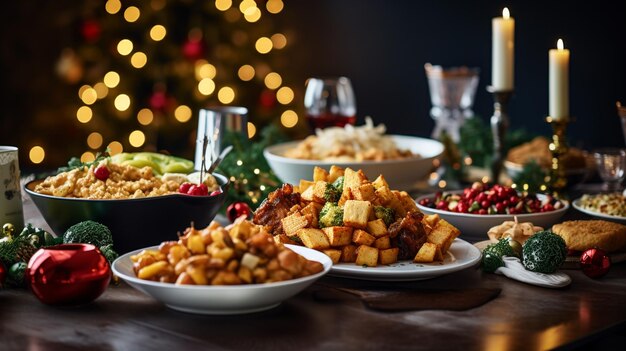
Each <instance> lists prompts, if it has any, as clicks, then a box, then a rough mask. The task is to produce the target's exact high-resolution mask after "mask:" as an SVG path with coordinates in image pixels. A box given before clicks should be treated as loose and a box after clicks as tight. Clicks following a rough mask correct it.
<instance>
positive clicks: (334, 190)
mask: <svg viewBox="0 0 626 351" xmlns="http://www.w3.org/2000/svg"><path fill="white" fill-rule="evenodd" d="M283 190H284V189H283ZM294 192H299V194H300V203H298V204H296V205H293V206H291V208H290V210H289V211H288V214H287V215H286V216H283V217H282V218H281V219H280V226H279V227H278V228H277V226H275V225H274V223H273V221H270V220H267V219H266V217H267V215H266V214H265V215H263V216H256V217H255V220H256V219H259V221H260V222H265V223H266V224H270V225H272V226H273V228H272V229H273V233H274V234H275V235H274V238H275V240H276V241H277V242H281V243H291V244H294V243H297V244H301V245H304V246H306V247H309V248H312V249H316V250H319V251H322V252H324V253H325V254H326V255H328V256H329V257H330V258H331V259H332V261H333V263H339V262H354V263H355V264H357V265H361V266H368V267H374V266H377V265H378V264H384V265H386V264H392V263H395V262H397V261H398V260H402V259H413V260H414V261H415V262H421V263H427V262H434V261H442V260H443V258H444V255H445V254H446V252H447V250H448V248H449V247H450V245H451V244H452V241H453V240H454V239H455V238H456V237H457V236H458V235H459V234H460V232H459V230H458V229H457V228H455V227H454V226H452V225H451V224H450V223H448V222H446V221H445V220H443V219H440V218H439V216H438V215H433V216H424V215H423V214H422V213H421V212H420V211H419V209H418V208H417V206H416V204H415V202H414V201H413V199H412V198H411V197H410V196H409V195H408V194H407V193H406V192H404V191H396V190H391V189H390V188H389V185H388V184H387V181H386V180H385V177H384V176H382V175H380V176H379V177H378V178H376V180H374V181H372V182H371V181H369V180H368V179H367V177H366V176H365V174H364V173H363V172H362V171H361V170H359V171H354V170H352V169H350V168H347V169H345V170H344V169H342V168H340V167H337V166H332V167H331V168H330V171H329V172H328V171H326V170H324V169H322V168H319V167H316V168H315V170H314V173H313V181H307V180H301V181H300V184H299V185H298V186H296V187H294ZM290 196H291V195H290ZM274 197H275V196H274ZM273 200H274V202H273V203H272V206H274V207H276V204H277V203H279V202H278V200H276V199H273ZM290 200H291V201H293V196H291V197H290ZM261 207H263V205H261ZM262 211H263V212H267V211H265V209H263V210H262ZM257 223H259V222H258V221H257ZM259 224H263V223H259ZM407 238H409V239H407Z"/></svg>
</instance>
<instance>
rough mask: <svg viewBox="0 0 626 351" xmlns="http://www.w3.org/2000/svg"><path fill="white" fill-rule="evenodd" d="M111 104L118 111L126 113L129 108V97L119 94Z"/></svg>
mask: <svg viewBox="0 0 626 351" xmlns="http://www.w3.org/2000/svg"><path fill="white" fill-rule="evenodd" d="M113 104H114V105H115V108H116V109H117V110H118V111H126V110H128V108H129V107H130V96H128V95H126V94H120V95H118V96H117V97H116V98H115V102H114V103H113Z"/></svg>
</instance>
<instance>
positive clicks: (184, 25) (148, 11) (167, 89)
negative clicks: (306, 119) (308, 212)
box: [57, 0, 300, 161]
mask: <svg viewBox="0 0 626 351" xmlns="http://www.w3.org/2000/svg"><path fill="white" fill-rule="evenodd" d="M82 6H83V9H82V10H81V11H82V12H81V14H82V15H81V18H80V19H78V20H77V22H78V23H77V26H76V32H77V36H76V40H75V42H76V45H74V46H73V47H72V48H66V49H64V50H63V52H62V54H61V57H60V59H59V62H58V64H57V71H58V73H59V75H60V76H61V77H62V78H63V79H64V80H65V81H66V82H67V83H69V84H71V85H73V86H75V87H76V89H77V90H78V97H79V99H78V100H77V104H76V107H75V111H76V114H75V115H73V116H71V118H72V119H74V118H75V119H76V120H74V123H75V124H76V125H78V126H80V128H81V129H82V130H83V131H84V136H83V137H84V138H85V139H83V140H85V141H86V144H85V145H86V146H85V151H84V153H83V154H82V156H81V160H83V161H89V160H91V159H93V157H94V155H95V153H96V152H97V151H99V150H104V149H105V148H107V147H108V148H109V150H110V151H111V153H112V154H115V153H118V152H121V151H122V150H123V151H129V152H132V151H138V150H167V151H169V152H171V153H173V154H177V155H181V156H184V157H187V158H191V157H192V154H193V148H194V146H195V129H196V125H197V122H196V121H197V119H196V116H197V113H198V110H199V109H200V108H203V107H207V106H211V105H237V106H245V107H247V108H248V109H249V110H250V114H249V123H248V131H249V135H250V137H251V138H252V137H253V136H254V135H255V134H256V130H257V128H258V127H261V126H264V125H267V124H270V123H273V122H278V121H280V122H281V124H282V125H283V126H284V127H286V128H291V127H294V126H295V125H296V124H297V122H298V115H297V113H296V112H295V111H294V107H293V102H294V101H295V99H294V95H295V94H299V93H300V92H299V91H296V92H294V89H293V88H292V87H290V86H289V84H290V83H292V82H287V81H286V80H288V79H286V78H287V77H289V75H283V74H284V73H283V74H281V73H280V72H283V71H284V70H285V69H286V68H287V63H288V60H287V59H286V57H287V56H286V54H287V53H286V52H285V51H287V50H288V49H289V45H288V42H289V41H290V40H291V39H289V40H288V38H289V37H290V36H289V34H288V33H285V31H282V32H281V31H279V30H278V29H276V28H275V27H276V24H275V16H276V15H278V14H279V13H280V12H281V11H282V10H283V8H284V4H283V2H282V0H267V1H256V2H255V1H252V0H244V1H241V2H238V3H237V4H236V3H234V2H233V1H232V0H215V1H200V0H150V1H120V0H108V1H106V2H102V1H99V0H86V1H83V2H82ZM83 140H80V141H78V140H77V141H76V142H81V143H82V142H83ZM72 142H73V141H72Z"/></svg>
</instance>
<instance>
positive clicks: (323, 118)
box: [306, 113, 356, 130]
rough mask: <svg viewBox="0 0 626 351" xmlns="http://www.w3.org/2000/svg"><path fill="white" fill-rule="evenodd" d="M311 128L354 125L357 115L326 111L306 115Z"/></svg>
mask: <svg viewBox="0 0 626 351" xmlns="http://www.w3.org/2000/svg"><path fill="white" fill-rule="evenodd" d="M306 119H307V121H308V122H309V126H310V127H311V130H315V129H324V128H327V127H345V126H346V125H347V124H351V125H354V124H355V123H356V116H354V115H352V116H344V115H339V114H332V113H324V114H321V115H310V114H307V115H306Z"/></svg>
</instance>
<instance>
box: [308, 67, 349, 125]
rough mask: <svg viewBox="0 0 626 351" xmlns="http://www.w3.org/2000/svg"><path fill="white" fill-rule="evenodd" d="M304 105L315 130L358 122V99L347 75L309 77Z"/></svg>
mask: <svg viewBox="0 0 626 351" xmlns="http://www.w3.org/2000/svg"><path fill="white" fill-rule="evenodd" d="M304 107H305V108H306V117H307V120H308V122H309V126H310V127H311V129H312V131H313V132H315V129H318V128H319V129H324V128H326V127H343V126H345V125H346V124H351V125H354V123H355V122H356V100H355V98H354V91H353V90H352V84H351V83H350V79H348V78H346V77H333V78H309V79H307V81H306V91H305V93H304Z"/></svg>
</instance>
